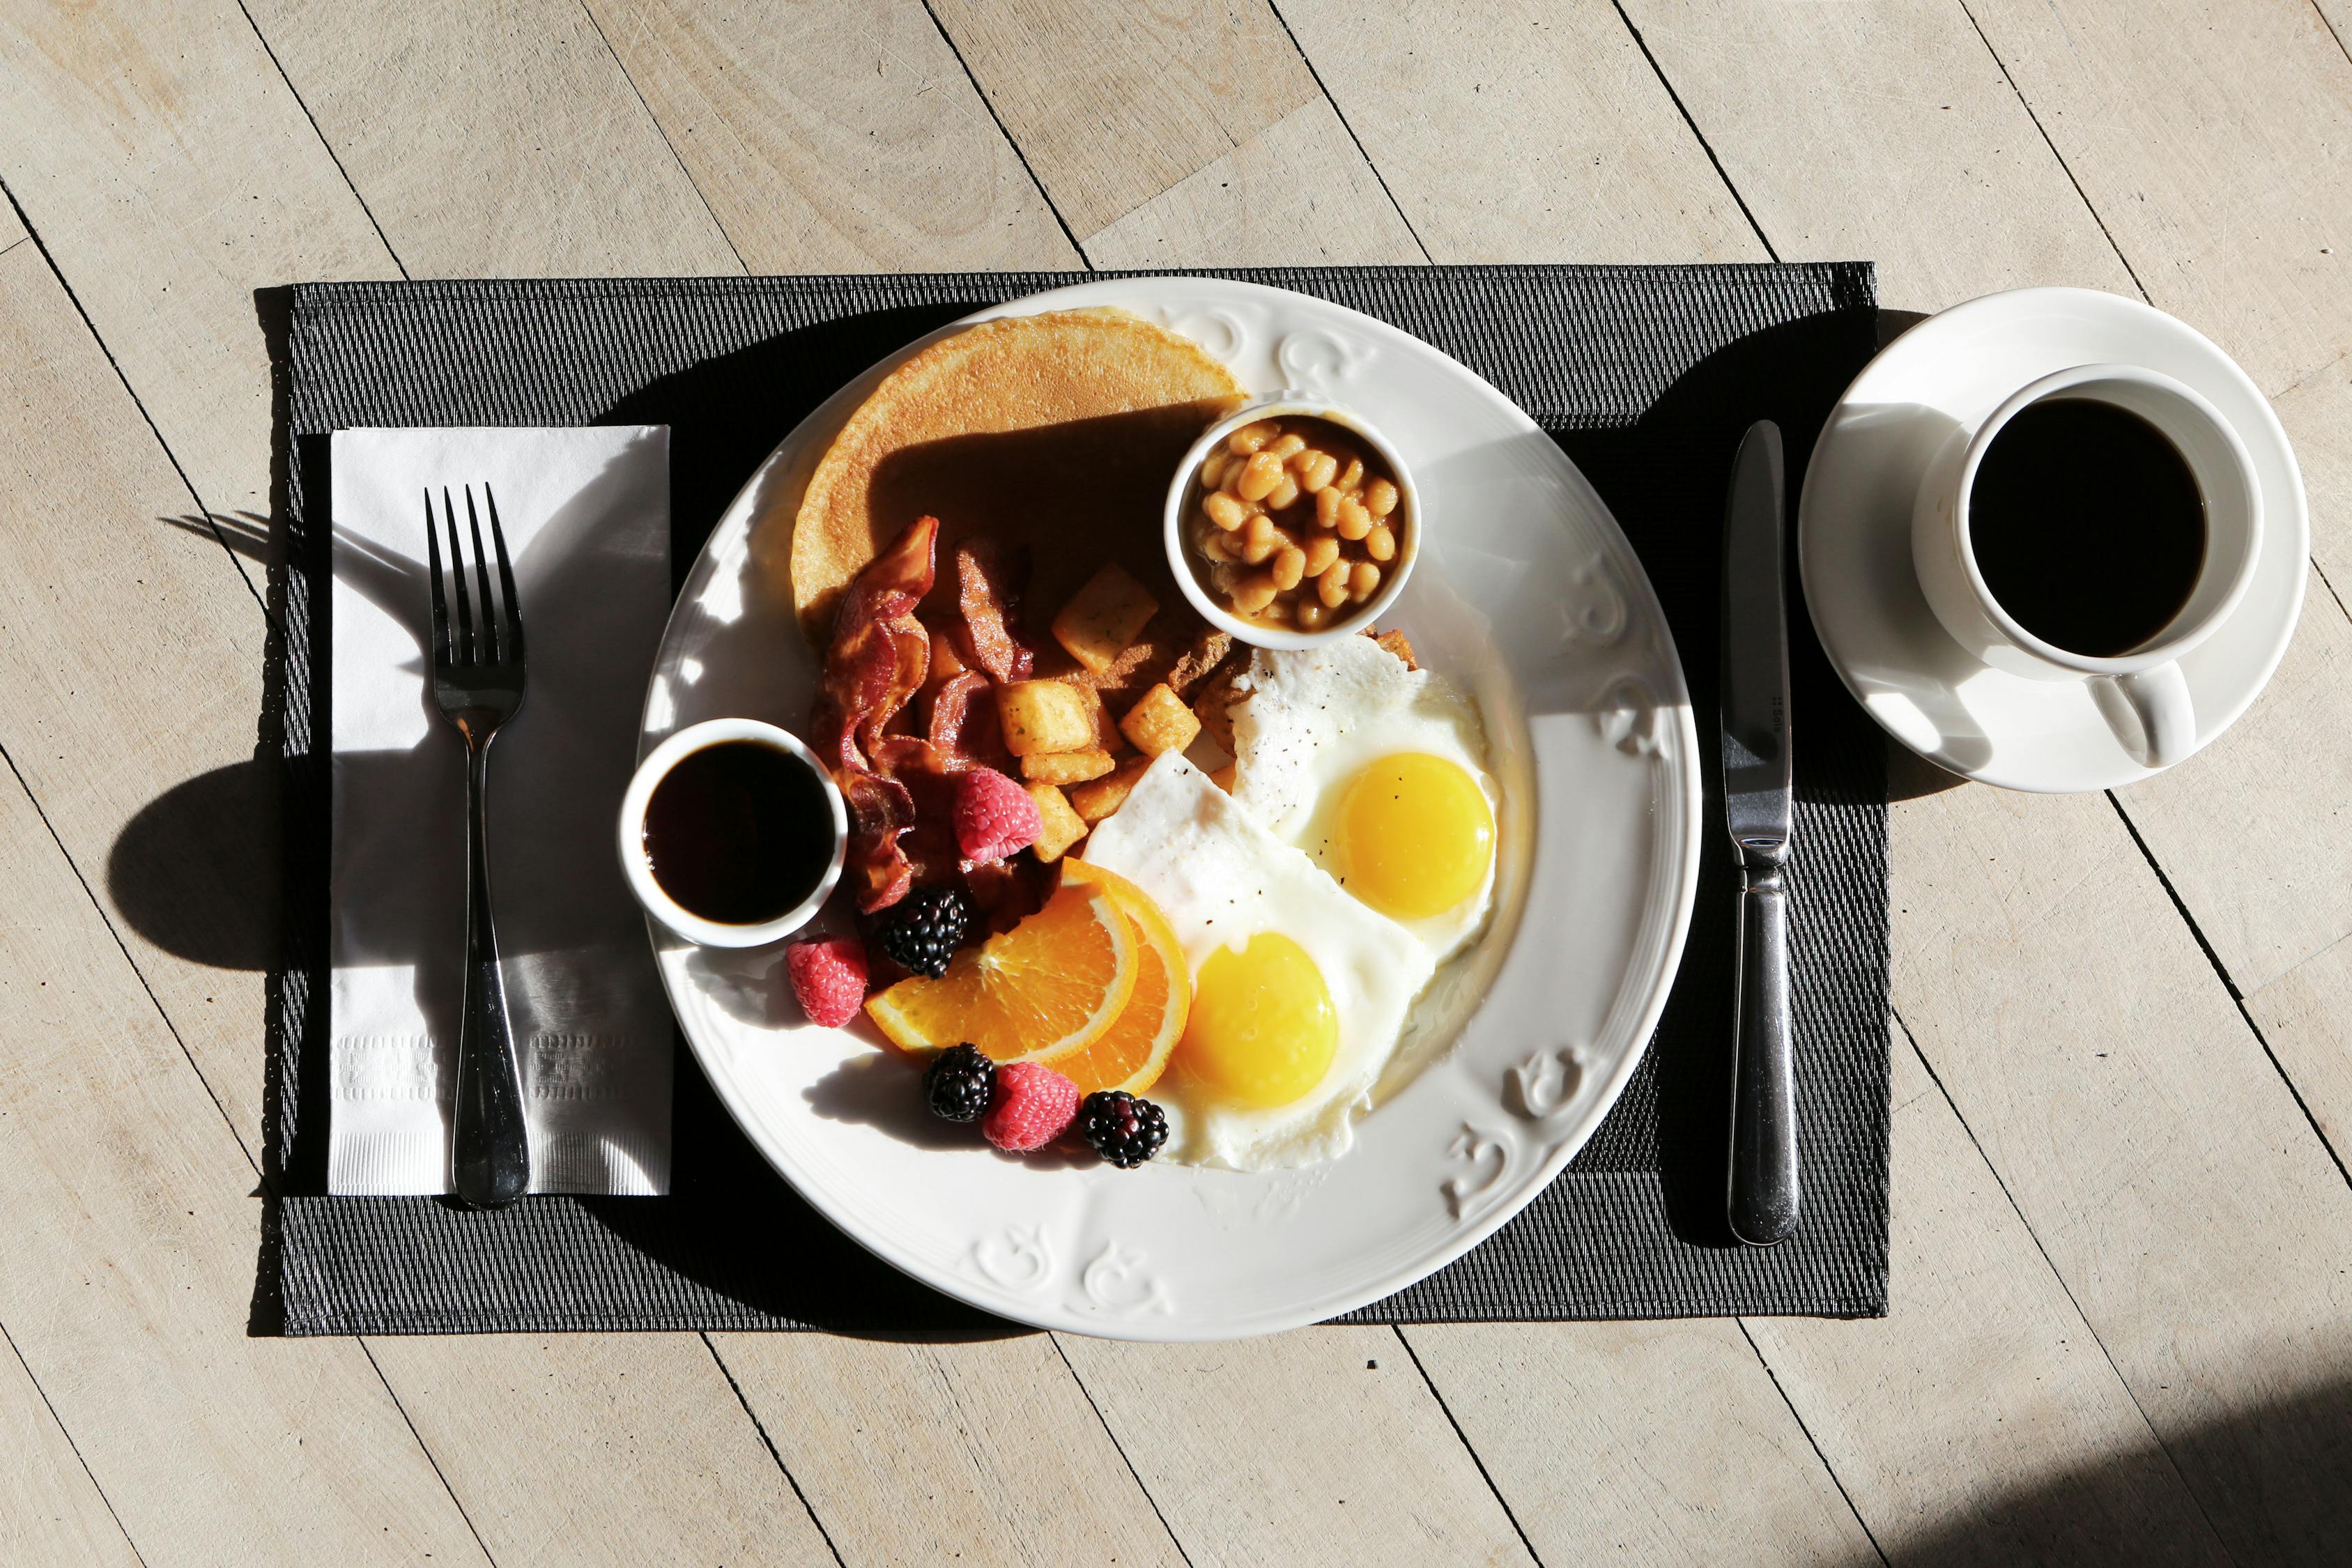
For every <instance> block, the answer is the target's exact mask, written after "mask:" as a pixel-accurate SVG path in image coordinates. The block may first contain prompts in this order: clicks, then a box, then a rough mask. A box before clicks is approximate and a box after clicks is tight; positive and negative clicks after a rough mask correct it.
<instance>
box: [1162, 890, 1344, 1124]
mask: <svg viewBox="0 0 2352 1568" xmlns="http://www.w3.org/2000/svg"><path fill="white" fill-rule="evenodd" d="M1338 1054H1339V1012H1338V1010H1337V1009H1335V1008H1334V1007H1333V1006H1332V1005H1331V990H1330V987H1328V986H1327V985H1326V984H1323V973H1322V971H1320V970H1318V969H1317V968H1316V967H1315V961H1314V960H1313V959H1311V958H1309V957H1307V950H1306V949H1304V948H1302V947H1300V946H1299V945H1298V944H1297V942H1293V941H1291V940H1290V938H1288V937H1286V936H1284V935H1282V934H1281V933H1280V932H1278V931H1260V932H1259V933H1258V934H1257V935H1255V936H1254V937H1252V938H1250V940H1249V945H1248V946H1246V947H1244V948H1243V949H1242V950H1241V951H1240V952H1234V950H1233V949H1232V948H1229V947H1221V948H1219V949H1218V950H1217V951H1216V952H1213V953H1211V954H1210V955H1209V957H1208V960H1207V962H1205V963H1202V965H1201V970H1200V973H1198V974H1195V975H1194V976H1193V977H1192V1013H1191V1014H1190V1015H1189V1016H1188V1017H1187V1018H1186V1020H1185V1024H1184V1042H1183V1044H1182V1046H1181V1047H1179V1050H1178V1053H1177V1056H1178V1059H1179V1060H1180V1061H1181V1062H1182V1063H1183V1064H1184V1066H1185V1068H1186V1070H1187V1071H1188V1072H1190V1073H1191V1074H1192V1077H1193V1078H1194V1079H1198V1080H1199V1081H1200V1083H1201V1084H1202V1086H1203V1087H1205V1088H1206V1089H1209V1090H1210V1091H1211V1092H1212V1093H1213V1094H1215V1095H1216V1096H1217V1097H1218V1098H1219V1099H1221V1100H1226V1101H1228V1102H1230V1103H1232V1104H1234V1105H1242V1106H1247V1107H1249V1108H1250V1109H1252V1110H1267V1109H1270V1108H1272V1107H1274V1106H1277V1105H1287V1104H1289V1103H1290V1102H1291V1101H1292V1100H1297V1099H1298V1098H1299V1097H1300V1096H1301V1095H1303V1094H1305V1093H1307V1090H1309V1089H1313V1088H1314V1087H1315V1086H1316V1085H1317V1084H1318V1083H1320V1082H1321V1081H1322V1080H1323V1075H1324V1074H1325V1073H1326V1072H1328V1071H1329V1070H1330V1067H1331V1058H1333V1057H1334V1056H1336V1055H1338Z"/></svg>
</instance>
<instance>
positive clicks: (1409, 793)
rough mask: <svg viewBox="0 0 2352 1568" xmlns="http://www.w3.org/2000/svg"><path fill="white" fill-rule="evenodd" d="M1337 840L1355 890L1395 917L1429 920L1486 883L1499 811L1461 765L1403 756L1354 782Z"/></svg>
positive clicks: (1343, 802) (1343, 804)
mask: <svg viewBox="0 0 2352 1568" xmlns="http://www.w3.org/2000/svg"><path fill="white" fill-rule="evenodd" d="M1332 841H1333V842H1332V847H1334V848H1335V849H1336V850H1337V851H1338V852H1339V864H1340V866H1341V868H1343V874H1342V876H1341V878H1340V880H1341V882H1342V883H1343V884H1344V885H1345V886H1346V887H1347V889H1348V891H1349V892H1351V893H1353V894H1355V895H1356V897H1358V898H1360V899H1361V900H1364V902H1366V903H1368V904H1370V905H1371V906H1372V908H1374V909H1376V910H1380V911H1381V913H1382V914H1384V915H1387V916H1388V917H1390V918H1391V920H1400V921H1414V920H1427V919H1428V918H1429V917H1430V916H1432V915H1437V914H1443V913H1444V912H1445V911H1446V910H1450V909H1452V908H1453V907H1454V905H1456V904H1458V903H1460V902H1462V900H1465V899H1467V898H1469V897H1471V896H1472V895H1474V894H1475V893H1476V892H1477V891H1478V889H1479V887H1480V886H1481V885H1482V884H1483V883H1484V882H1485V881H1486V868H1487V866H1488V865H1489V864H1490V863H1491V862H1492V861H1493V860H1494V858H1495V813H1494V811H1493V809H1492V808H1491V807H1489V806H1488V805H1487V804H1486V792H1485V791H1484V790H1481V789H1480V788H1479V787H1478V781H1477V780H1476V779H1474V778H1472V777H1471V776H1470V774H1469V773H1468V772H1467V771H1465V769H1464V768H1463V767H1462V766H1461V764H1459V763H1450V762H1447V761H1446V760H1445V759H1444V757H1433V756H1431V755H1430V754H1429V753H1428V752H1398V753H1397V754H1396V755H1394V756H1391V757H1382V758H1381V760H1380V761H1379V762H1376V763H1372V764H1371V765H1370V767H1368V768H1366V769H1365V770H1364V771H1363V772H1362V773H1358V774H1357V775H1356V776H1355V778H1354V779H1353V780H1352V781H1350V782H1349V784H1348V787H1347V791H1346V793H1345V794H1344V795H1341V797H1340V800H1339V816H1338V819H1337V821H1336V822H1335V823H1334V825H1333V831H1332Z"/></svg>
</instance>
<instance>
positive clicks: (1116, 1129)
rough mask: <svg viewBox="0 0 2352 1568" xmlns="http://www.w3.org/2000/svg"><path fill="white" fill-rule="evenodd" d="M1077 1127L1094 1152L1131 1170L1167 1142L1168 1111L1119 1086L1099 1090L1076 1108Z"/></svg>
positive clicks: (1125, 1169) (1119, 1166) (1123, 1168)
mask: <svg viewBox="0 0 2352 1568" xmlns="http://www.w3.org/2000/svg"><path fill="white" fill-rule="evenodd" d="M1078 1128H1079V1131H1083V1132H1084V1133H1085V1134H1086V1135H1087V1142H1089V1143H1091V1144H1093V1145H1094V1146H1095V1152H1096V1153H1097V1154H1100V1155H1101V1156H1102V1157H1103V1158H1104V1159H1106V1160H1108V1161H1109V1162H1110V1163H1112V1164H1114V1165H1117V1166H1118V1168H1119V1169H1120V1170H1122V1171H1131V1170H1133V1169H1134V1168H1135V1167H1136V1166H1138V1165H1140V1164H1142V1163H1144V1162H1145V1161H1146V1160H1149V1159H1150V1158H1151V1156H1153V1155H1154V1154H1157V1153H1159V1152H1160V1145H1161V1144H1162V1143H1165V1142H1168V1113H1167V1112H1166V1111H1163V1110H1160V1108H1159V1107H1158V1106H1156V1105H1154V1104H1152V1103H1151V1101H1150V1100H1138V1099H1136V1098H1135V1096H1133V1095H1131V1094H1129V1093H1128V1092H1127V1090H1125V1089H1097V1090H1096V1091H1095V1092H1094V1093H1092V1094H1090V1095H1088V1096H1087V1100H1086V1103H1085V1104H1084V1105H1081V1106H1079V1107H1078Z"/></svg>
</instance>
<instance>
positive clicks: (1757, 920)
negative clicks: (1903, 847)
mask: <svg viewBox="0 0 2352 1568" xmlns="http://www.w3.org/2000/svg"><path fill="white" fill-rule="evenodd" d="M1741 875H1742V877H1743V878H1744V879H1745V881H1746V884H1747V885H1746V887H1745V889H1743V890H1742V891H1741V893H1740V895H1739V973H1738V983H1737V985H1736V987H1735V989H1734V991H1733V997H1734V1002H1733V1006H1734V1009H1735V1011H1734V1013H1733V1022H1732V1050H1733V1062H1732V1068H1731V1179H1730V1182H1729V1184H1728V1190H1727V1194H1726V1196H1725V1203H1724V1214H1725V1217H1726V1218H1727V1220H1729V1221H1730V1224H1731V1234H1732V1235H1734V1236H1736V1237H1738V1238H1739V1239H1740V1240H1741V1241H1744V1242H1746V1243H1747V1244H1748V1246H1750V1247H1769V1246H1771V1245H1772V1244H1773V1243H1775V1242H1777V1241H1780V1240H1782V1239H1783V1238H1785V1237H1787V1236H1788V1235H1789V1233H1790V1231H1792V1230H1794V1229H1796V1228H1797V1208H1798V1204H1799V1196H1798V1188H1797V1093H1796V1062H1795V1060H1794V1058H1793V1056H1792V1054H1791V1050H1790V1030H1789V894H1788V889H1787V888H1786V887H1785V886H1784V885H1783V884H1782V882H1781V879H1780V868H1779V867H1778V866H1750V867H1747V868H1744V869H1743V870H1742V872H1741Z"/></svg>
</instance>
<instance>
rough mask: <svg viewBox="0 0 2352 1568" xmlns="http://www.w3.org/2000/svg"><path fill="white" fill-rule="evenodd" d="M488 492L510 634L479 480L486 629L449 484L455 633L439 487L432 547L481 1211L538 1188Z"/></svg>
mask: <svg viewBox="0 0 2352 1568" xmlns="http://www.w3.org/2000/svg"><path fill="white" fill-rule="evenodd" d="M482 500H483V502H484V503H485V504H486V505H487V506H488V508H489V511H490V543H491V545H492V547H493V548H494V549H495V550H496V551H497V552H498V558H499V586H500V588H501V589H502V590H503V598H504V603H505V610H506V625H505V627H504V629H503V630H501V629H500V627H499V616H498V614H497V612H496V611H494V610H493V609H492V608H491V601H490V565H489V560H488V557H487V556H485V555H484V554H483V552H482V523H481V520H480V518H479V517H478V516H477V515H476V514H475V511H474V488H473V487H472V486H471V485H468V486H467V487H466V525H467V530H468V531H470V532H471V533H472V534H473V537H474V578H475V581H476V583H477V584H478V585H479V586H480V588H481V601H482V619H481V625H480V626H479V628H477V627H476V626H475V624H474V607H473V599H472V596H471V595H468V594H467V592H466V552H465V549H464V547H463V545H462V544H461V542H459V540H458V537H457V510H456V509H455V508H453V507H452V506H451V505H450V504H449V487H448V486H446V485H444V486H442V487H441V517H442V521H444V522H445V523H446V525H447V526H448V530H449V562H450V567H451V571H450V574H449V582H450V585H451V587H453V588H454V589H455V590H456V593H457V637H456V638H455V640H454V641H453V640H452V639H451V637H450V635H449V602H448V595H447V594H446V592H445V591H444V589H443V586H442V581H441V545H440V542H439V540H438V538H437V537H436V529H435V527H434V522H433V492H432V491H431V490H430V489H428V490H426V491H425V559H426V562H427V563H428V565H429V567H430V569H431V572H432V577H433V700H434V701H435V702H436V704H437V705H438V706H439V707H440V709H441V714H442V717H444V718H446V719H447V720H448V721H449V722H450V723H452V724H454V725H456V726H457V733H459V734H460V735H463V736H464V737H465V738H466V994H465V1002H464V1005H463V1007H462V1010H461V1011H460V1013H459V1015H458V1024H457V1111H456V1115H455V1116H454V1118H453V1119H452V1120H453V1122H454V1126H453V1129H452V1136H451V1139H450V1148H449V1165H450V1176H451V1185H452V1186H454V1187H455V1188H456V1189H457V1196H458V1198H459V1199H460V1200H461V1201H463V1202H465V1203H467V1204H468V1205H472V1206H473V1207H476V1208H504V1207H505V1206H506V1205H509V1204H510V1203H512V1202H514V1201H515V1199H517V1198H519V1197H520V1196H522V1194H523V1191H524V1189H525V1188H527V1187H529V1186H530V1142H529V1141H528V1139H527V1138H526V1137H525V1136H524V1132H523V1119H522V1081H521V1079H520V1076H519V1075H518V1074H517V1072H516V1070H515V1054H514V1034H513V1031H512V1029H511V1028H510V1027H509V1025H508V1023H507V989H506V984H505V982H504V981H503V980H501V979H500V978H499V932H498V927H497V925H496V923H495V922H494V921H492V920H491V917H490V858H489V776H490V742H492V741H493V740H495V739H496V738H497V737H498V732H499V725H501V724H503V723H505V722H506V721H508V720H509V719H511V718H513V717H514V716H515V710H517V709H519V708H520V707H521V706H522V684H523V652H522V606H521V604H520V602H519V601H518V600H517V599H516V597H515V584H514V568H513V567H512V566H511V565H509V563H508V562H507V539H506V534H505V532H504V531H502V530H501V529H500V528H499V503H498V499H497V498H496V497H494V496H492V495H491V494H490V487H489V486H488V485H487V484H485V485H484V486H483V487H482Z"/></svg>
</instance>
